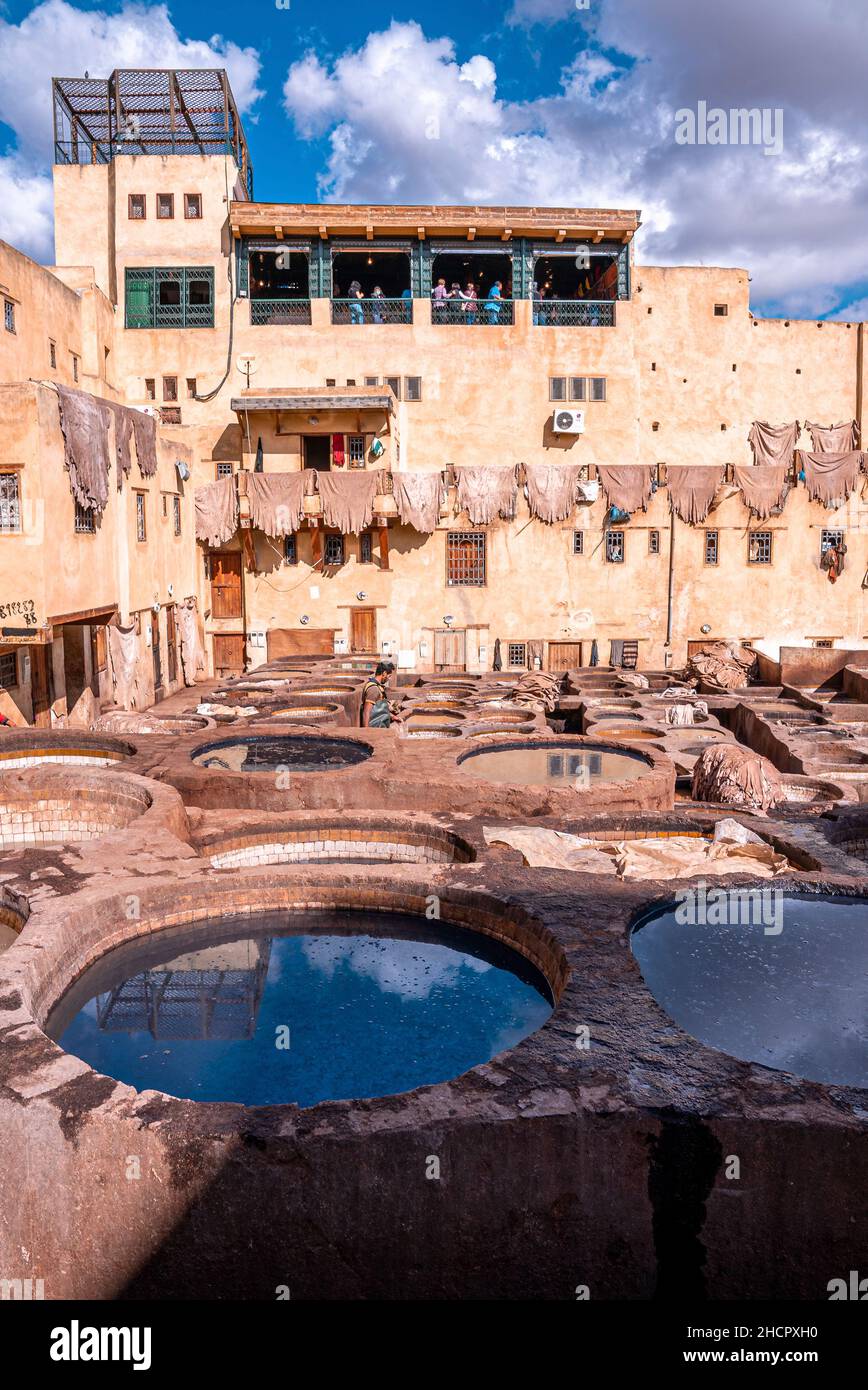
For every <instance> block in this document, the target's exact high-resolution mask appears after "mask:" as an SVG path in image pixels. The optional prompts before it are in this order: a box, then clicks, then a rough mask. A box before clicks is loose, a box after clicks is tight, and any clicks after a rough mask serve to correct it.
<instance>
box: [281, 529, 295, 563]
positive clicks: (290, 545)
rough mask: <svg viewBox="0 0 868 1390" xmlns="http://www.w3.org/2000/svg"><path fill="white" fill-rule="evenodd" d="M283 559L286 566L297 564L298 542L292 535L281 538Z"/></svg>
mask: <svg viewBox="0 0 868 1390" xmlns="http://www.w3.org/2000/svg"><path fill="white" fill-rule="evenodd" d="M283 558H284V560H285V561H286V563H287V564H288V565H297V564H298V542H297V540H296V537H295V536H294V535H293V536H284V538H283Z"/></svg>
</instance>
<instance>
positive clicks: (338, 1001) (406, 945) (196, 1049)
mask: <svg viewBox="0 0 868 1390" xmlns="http://www.w3.org/2000/svg"><path fill="white" fill-rule="evenodd" d="M434 926H435V927H436V930H434V929H432V924H431V923H429V922H427V921H426V920H425V919H424V918H419V917H413V916H409V915H397V914H396V915H394V916H393V915H391V914H389V915H386V916H384V914H382V913H363V912H355V913H354V912H331V913H327V912H321V913H317V912H309V913H306V914H305V916H304V917H303V918H300V919H296V924H295V929H294V930H293V928H292V919H291V918H289V917H287V916H286V915H283V916H282V917H278V916H276V915H273V916H271V917H266V916H263V917H261V918H259V919H255V918H254V919H252V920H251V919H250V918H246V919H242V920H239V919H236V920H234V921H231V922H227V921H221V922H219V923H213V924H202V925H200V926H199V927H197V928H193V929H191V928H186V929H181V930H172V931H165V932H160V933H158V934H157V935H156V936H152V937H150V938H148V939H147V940H146V941H144V942H142V941H135V942H131V943H129V944H128V945H126V946H122V947H119V948H118V949H117V950H114V951H112V952H110V953H109V954H108V955H107V956H105V957H104V958H103V959H102V960H101V961H98V962H97V963H96V964H95V965H93V966H92V967H91V968H90V969H89V970H88V971H86V972H85V974H84V975H83V976H82V977H81V978H80V979H79V980H78V981H77V982H76V984H75V985H73V987H72V988H71V989H70V990H69V991H68V992H67V994H66V995H65V996H64V998H63V999H62V1000H61V1001H60V1003H59V1004H58V1005H57V1006H56V1007H55V1009H54V1011H53V1012H52V1015H51V1017H50V1018H49V1019H48V1021H47V1023H46V1032H47V1033H48V1034H49V1036H51V1037H53V1038H55V1039H56V1040H57V1041H58V1042H59V1043H60V1045H61V1046H62V1047H63V1048H65V1049H66V1051H68V1052H70V1053H73V1054H74V1055H75V1056H77V1057H80V1058H82V1060H84V1061H85V1062H87V1063H89V1065H90V1066H92V1067H94V1068H96V1070H98V1071H100V1072H103V1073H106V1074H108V1075H110V1076H113V1077H115V1078H117V1079H118V1080H120V1081H124V1082H126V1083H128V1084H129V1085H132V1086H135V1087H136V1088H137V1089H140V1090H142V1089H157V1090H161V1091H165V1092H168V1093H169V1094H171V1095H175V1096H180V1097H183V1098H188V1099H192V1100H222V1101H237V1102H240V1103H242V1104H246V1105H270V1104H278V1103H285V1102H292V1103H295V1104H298V1105H303V1106H305V1105H315V1104H316V1103H317V1102H319V1101H322V1100H330V1099H331V1100H334V1099H349V1098H353V1097H364V1096H382V1095H390V1094H393V1093H395V1092H399V1091H407V1090H412V1089H414V1088H415V1087H417V1086H421V1085H425V1084H431V1083H434V1082H439V1081H445V1080H447V1079H449V1078H451V1077H454V1076H458V1075H460V1074H461V1073H462V1072H465V1071H467V1070H469V1069H470V1068H471V1067H473V1066H477V1065H479V1064H481V1063H483V1062H487V1061H489V1060H490V1059H491V1058H492V1057H494V1056H495V1055H496V1054H497V1053H499V1052H502V1051H505V1050H506V1049H508V1048H510V1047H513V1046H515V1044H516V1043H518V1042H519V1041H520V1040H521V1039H522V1038H524V1037H526V1036H527V1035H528V1034H529V1033H532V1032H534V1031H535V1030H536V1029H537V1028H539V1027H541V1026H542V1024H543V1023H544V1022H545V1020H546V1019H547V1018H548V1016H549V1014H550V1013H551V1009H552V1001H551V997H550V994H549V990H548V986H547V984H546V982H545V980H544V979H543V977H542V976H541V975H540V974H539V973H538V972H537V971H536V970H535V969H534V967H533V966H531V965H530V964H529V962H527V961H526V960H525V958H524V957H523V956H521V955H519V954H518V953H517V952H514V951H512V950H510V949H508V948H507V947H505V946H503V945H501V944H500V943H499V942H496V941H494V940H492V939H491V938H488V937H485V936H482V935H480V934H478V933H475V932H472V931H468V930H465V929H462V928H456V927H450V926H447V925H445V924H443V923H439V922H438V923H436V924H434ZM203 937H207V940H208V945H207V946H204V947H203V946H201V942H202V939H203ZM282 1029H283V1030H288V1032H283V1033H281V1031H280V1030H282ZM281 1040H282V1041H283V1042H284V1043H285V1044H286V1045H285V1046H281V1045H279V1042H280V1041H281Z"/></svg>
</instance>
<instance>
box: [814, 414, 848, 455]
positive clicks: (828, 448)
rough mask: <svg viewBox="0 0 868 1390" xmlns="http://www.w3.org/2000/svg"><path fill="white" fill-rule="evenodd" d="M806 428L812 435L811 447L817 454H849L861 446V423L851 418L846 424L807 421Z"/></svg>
mask: <svg viewBox="0 0 868 1390" xmlns="http://www.w3.org/2000/svg"><path fill="white" fill-rule="evenodd" d="M805 429H806V430H808V431H809V433H810V436H811V449H812V450H813V452H814V453H815V454H849V453H850V451H851V450H852V449H858V447H859V425H858V423H857V421H855V420H850V421H849V422H848V423H847V424H844V425H828V426H825V425H814V424H812V423H811V421H810V420H806V421H805Z"/></svg>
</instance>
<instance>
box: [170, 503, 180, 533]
mask: <svg viewBox="0 0 868 1390" xmlns="http://www.w3.org/2000/svg"><path fill="white" fill-rule="evenodd" d="M172 519H173V521H174V524H175V535H176V536H180V534H181V499H180V497H177V496H175V497H173V498H172Z"/></svg>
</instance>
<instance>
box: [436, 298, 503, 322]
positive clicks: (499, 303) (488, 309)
mask: <svg viewBox="0 0 868 1390" xmlns="http://www.w3.org/2000/svg"><path fill="white" fill-rule="evenodd" d="M431 322H432V324H434V325H441V326H443V327H446V328H449V327H451V328H511V327H512V325H513V324H514V322H515V308H514V301H513V300H511V299H485V298H483V299H432V301H431Z"/></svg>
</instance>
